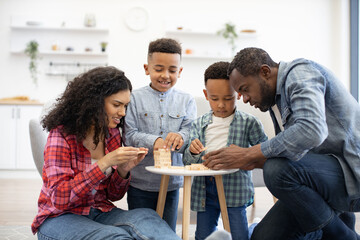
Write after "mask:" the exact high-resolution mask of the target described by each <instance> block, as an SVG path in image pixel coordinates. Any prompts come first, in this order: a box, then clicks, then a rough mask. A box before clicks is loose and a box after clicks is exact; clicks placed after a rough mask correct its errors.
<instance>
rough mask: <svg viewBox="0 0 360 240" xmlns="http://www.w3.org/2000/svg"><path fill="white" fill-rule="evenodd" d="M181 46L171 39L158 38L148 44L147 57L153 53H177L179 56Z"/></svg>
mask: <svg viewBox="0 0 360 240" xmlns="http://www.w3.org/2000/svg"><path fill="white" fill-rule="evenodd" d="M181 51H182V50H181V45H180V43H179V42H178V41H176V40H174V39H172V38H159V39H157V40H154V41H152V42H150V43H149V49H148V57H151V55H152V54H153V53H155V52H160V53H177V54H179V55H180V56H181Z"/></svg>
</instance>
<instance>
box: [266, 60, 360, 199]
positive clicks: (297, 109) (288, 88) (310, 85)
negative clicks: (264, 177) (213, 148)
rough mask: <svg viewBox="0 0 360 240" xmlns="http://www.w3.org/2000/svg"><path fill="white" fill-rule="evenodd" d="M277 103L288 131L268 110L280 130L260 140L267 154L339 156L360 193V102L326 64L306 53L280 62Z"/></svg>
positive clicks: (350, 187) (353, 190) (352, 188)
mask: <svg viewBox="0 0 360 240" xmlns="http://www.w3.org/2000/svg"><path fill="white" fill-rule="evenodd" d="M275 102H276V105H277V106H278V108H279V111H280V113H281V120H282V124H283V127H284V129H285V130H284V131H283V132H281V131H280V129H279V127H278V124H277V122H276V118H275V116H274V114H273V112H272V111H271V109H270V110H269V111H270V113H271V115H272V118H273V122H274V126H275V131H276V134H277V135H276V136H275V137H274V138H272V139H270V140H269V141H267V142H264V143H262V144H261V151H262V152H263V154H264V155H265V157H267V158H271V157H285V158H288V159H291V160H295V161H296V160H299V159H300V158H302V157H303V156H304V155H305V154H306V153H307V152H309V151H310V152H313V153H319V154H329V155H333V156H335V157H336V158H337V159H338V160H339V163H340V165H341V167H342V169H343V172H344V176H345V183H346V187H347V191H348V193H349V195H350V196H351V197H352V198H359V197H360V106H359V103H358V102H356V100H355V99H354V98H353V97H352V96H351V95H350V94H349V92H348V91H347V90H346V89H345V88H344V86H343V85H342V84H341V82H340V81H339V80H338V79H337V78H336V77H335V76H334V75H333V73H331V72H330V71H329V70H328V69H326V68H325V67H323V66H321V65H319V64H317V63H315V62H312V61H309V60H305V59H296V60H294V61H293V62H290V63H286V62H280V65H279V70H278V77H277V88H276V98H275Z"/></svg>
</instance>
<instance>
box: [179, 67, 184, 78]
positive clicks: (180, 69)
mask: <svg viewBox="0 0 360 240" xmlns="http://www.w3.org/2000/svg"><path fill="white" fill-rule="evenodd" d="M182 70H183V67H180V68H179V73H178V78H180V75H181V72H182Z"/></svg>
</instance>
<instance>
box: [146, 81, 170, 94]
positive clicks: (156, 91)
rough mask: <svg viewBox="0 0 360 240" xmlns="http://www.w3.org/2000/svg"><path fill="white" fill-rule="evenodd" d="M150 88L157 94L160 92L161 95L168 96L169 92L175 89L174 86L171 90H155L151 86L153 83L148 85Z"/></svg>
mask: <svg viewBox="0 0 360 240" xmlns="http://www.w3.org/2000/svg"><path fill="white" fill-rule="evenodd" d="M148 87H149V89H150V91H151V92H153V93H155V94H159V95H160V96H166V95H168V94H170V93H171V92H172V91H173V87H172V88H170V89H169V90H167V91H166V92H160V91H158V90H155V89H153V88H152V87H151V83H150V84H149V85H148Z"/></svg>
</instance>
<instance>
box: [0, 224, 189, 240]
mask: <svg viewBox="0 0 360 240" xmlns="http://www.w3.org/2000/svg"><path fill="white" fill-rule="evenodd" d="M189 232H190V236H189V238H190V240H192V239H194V232H195V225H193V224H191V225H190V226H189ZM176 233H177V234H178V235H179V236H180V237H181V226H179V225H178V227H177V228H176ZM25 239H26V240H36V239H37V237H36V235H35V236H34V235H33V234H32V232H31V229H30V226H0V240H25Z"/></svg>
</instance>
